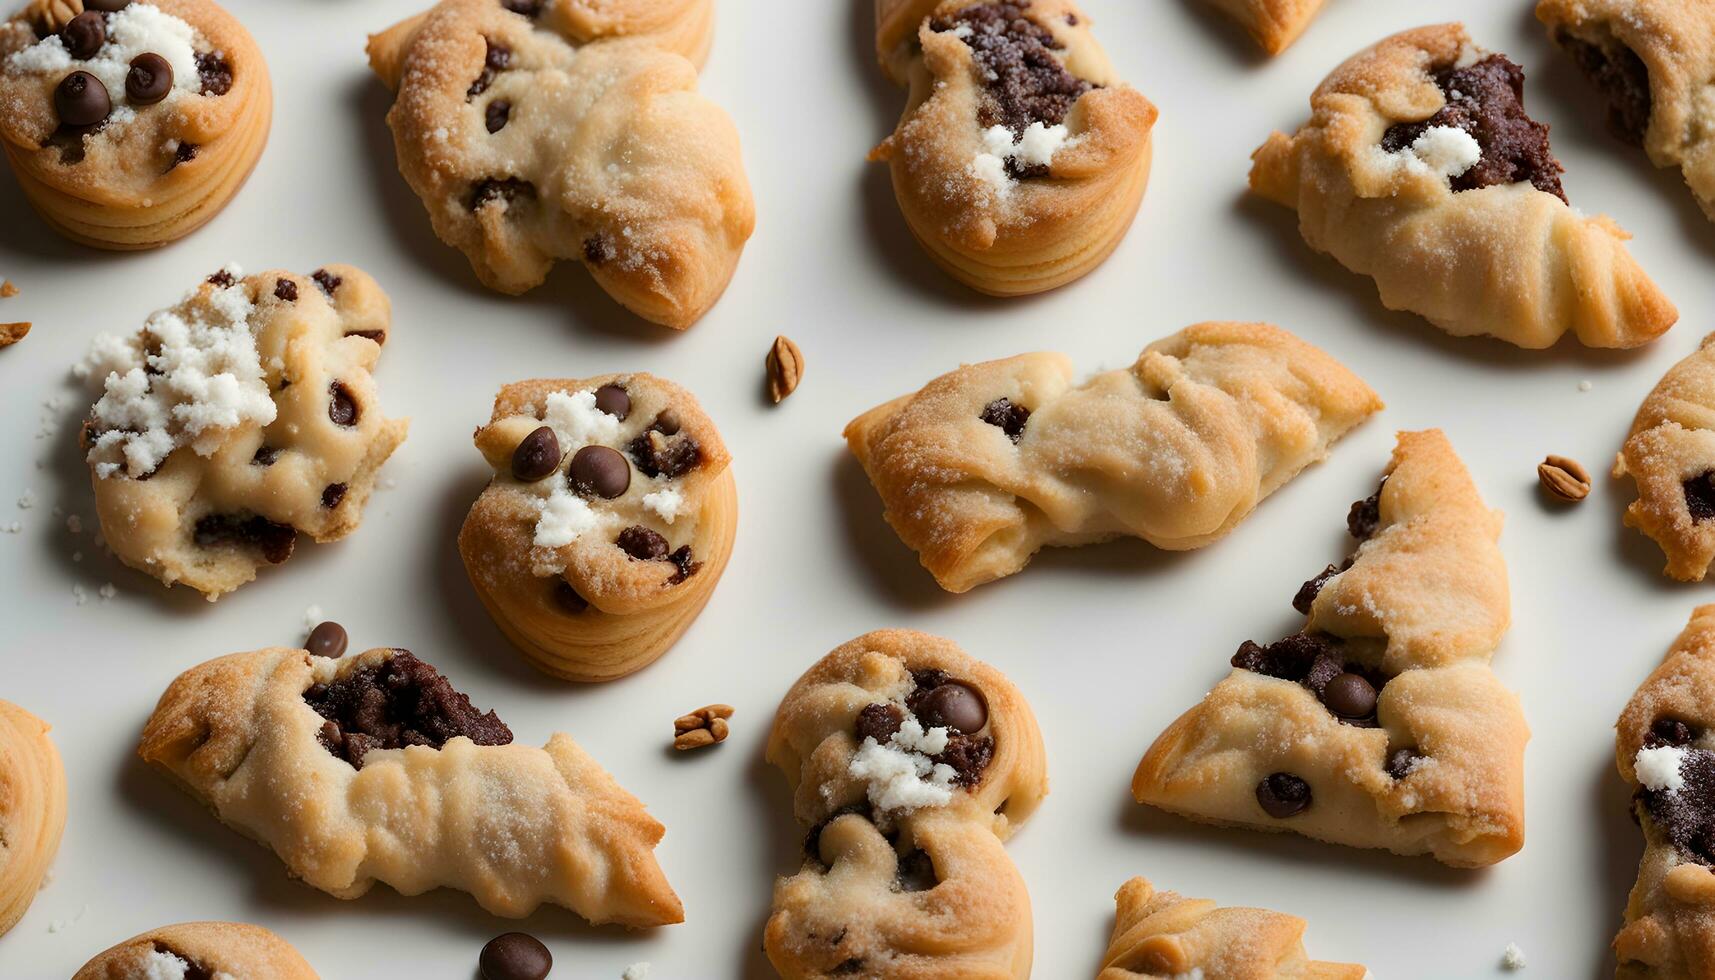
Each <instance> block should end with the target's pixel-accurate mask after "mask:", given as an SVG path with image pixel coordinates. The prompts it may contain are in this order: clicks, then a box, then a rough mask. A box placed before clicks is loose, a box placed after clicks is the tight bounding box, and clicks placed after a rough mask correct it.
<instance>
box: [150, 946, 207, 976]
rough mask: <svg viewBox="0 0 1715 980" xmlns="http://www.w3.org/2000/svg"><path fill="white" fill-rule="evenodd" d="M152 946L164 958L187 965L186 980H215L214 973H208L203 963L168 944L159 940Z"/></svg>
mask: <svg viewBox="0 0 1715 980" xmlns="http://www.w3.org/2000/svg"><path fill="white" fill-rule="evenodd" d="M152 945H153V946H154V948H155V952H157V953H160V954H162V955H163V956H174V957H177V958H178V959H179V961H180V962H182V963H184V965H185V978H184V980H214V974H212V973H210V972H208V970H206V969H204V968H203V965H202V964H201V963H198V962H197V961H196V960H194V959H191V958H190V957H189V956H186V955H185V954H183V953H181V952H179V951H178V950H176V949H174V948H172V947H171V946H168V945H167V944H166V943H163V942H160V941H159V940H157V941H156V942H154V943H153V944H152Z"/></svg>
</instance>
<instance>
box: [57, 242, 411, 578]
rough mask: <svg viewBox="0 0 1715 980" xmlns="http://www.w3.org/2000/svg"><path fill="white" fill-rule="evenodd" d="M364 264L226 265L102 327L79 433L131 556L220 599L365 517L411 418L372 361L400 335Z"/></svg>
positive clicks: (122, 551)
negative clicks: (395, 405) (114, 326)
mask: <svg viewBox="0 0 1715 980" xmlns="http://www.w3.org/2000/svg"><path fill="white" fill-rule="evenodd" d="M391 318H392V314H391V310H390V307H389V304H388V300H387V295H386V294H385V293H383V292H382V291H381V288H380V287H379V286H377V285H376V283H375V280H374V279H371V278H370V277H369V276H368V275H367V274H366V273H364V272H362V271H361V270H359V269H355V268H353V267H351V266H348V265H330V266H327V267H325V268H322V269H317V270H316V271H315V272H314V273H312V274H310V275H308V276H300V275H294V274H292V273H289V272H280V271H274V272H264V273H261V274H260V275H255V276H250V277H248V278H246V277H244V276H243V273H242V272H241V271H240V270H239V269H238V268H237V267H236V266H228V267H227V268H225V269H222V270H221V271H219V272H216V273H215V274H214V275H212V276H210V277H209V278H208V279H207V280H205V281H204V282H202V283H200V284H199V285H198V286H197V287H196V288H195V289H194V290H192V291H191V292H189V293H187V294H186V295H185V297H184V299H183V300H181V301H180V302H179V304H178V305H177V306H174V307H171V308H170V309H166V310H161V311H159V312H157V313H155V314H153V315H151V316H150V317H149V319H148V320H147V321H146V322H145V323H144V325H143V328H142V329H141V330H139V331H138V332H137V333H136V334H133V335H131V336H129V337H124V338H121V337H115V336H112V335H107V334H103V335H102V336H100V337H98V338H97V339H96V341H95V343H94V344H93V345H92V346H91V349H90V356H89V358H88V360H86V361H85V362H84V364H83V365H81V366H80V368H79V373H80V374H84V375H86V376H87V377H88V378H89V379H90V380H92V381H97V382H100V383H101V384H102V386H103V394H102V396H101V398H100V400H99V401H97V402H96V403H95V406H94V408H93V409H91V411H90V418H89V421H88V422H86V423H85V425H84V428H83V433H82V442H83V446H84V448H85V449H86V450H87V452H88V460H89V467H90V473H91V477H92V479H93V481H94V484H95V507H96V513H97V515H98V516H99V517H100V520H101V531H102V534H103V535H104V536H105V539H106V541H107V544H108V546H109V547H110V548H112V549H113V553H114V554H115V555H117V556H118V557H119V559H120V560H121V561H123V562H125V564H127V565H130V566H131V567H132V568H136V569H138V570H140V571H143V572H147V573H148V574H150V575H152V576H154V577H155V578H158V579H160V580H161V581H162V582H164V583H166V584H167V585H173V584H175V583H182V584H184V585H188V586H190V587H191V588H193V589H196V590H197V591H199V592H201V593H203V594H204V595H205V596H206V597H207V598H208V599H209V600H211V601H212V600H214V599H218V598H219V597H220V596H221V595H223V594H225V593H227V592H231V591H232V590H233V589H236V588H238V587H239V586H241V585H243V584H244V583H246V582H249V581H250V580H251V579H253V578H255V577H256V570H257V569H258V568H261V567H263V566H264V565H270V564H278V563H280V562H283V561H285V560H286V559H287V558H289V557H290V556H291V554H292V550H293V546H294V542H295V541H296V539H297V536H298V534H299V533H303V534H308V535H309V536H310V537H312V538H314V539H315V540H316V541H318V542H328V541H335V540H338V539H339V538H343V537H345V536H346V535H347V534H350V533H351V532H352V531H354V530H356V528H357V525H358V522H359V521H360V520H361V519H362V517H363V508H364V505H365V504H366V503H367V502H368V500H369V495H370V493H371V491H373V490H374V489H375V481H376V474H377V472H378V471H379V470H380V468H381V464H382V463H384V462H386V460H387V457H389V456H390V455H392V453H393V451H394V450H395V449H397V448H398V447H399V444H400V443H402V442H404V440H405V431H406V429H407V427H408V423H407V422H406V421H404V420H402V419H387V418H384V417H382V415H381V408H380V401H379V394H378V392H377V390H376V384H375V379H374V378H373V377H372V376H371V374H370V372H371V370H373V368H374V367H375V362H376V360H377V359H378V358H379V357H380V356H381V348H382V345H384V344H385V343H386V342H387V339H388V337H389V336H391V332H392V328H391V327H390V325H389V324H390V321H391Z"/></svg>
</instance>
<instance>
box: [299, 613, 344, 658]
mask: <svg viewBox="0 0 1715 980" xmlns="http://www.w3.org/2000/svg"><path fill="white" fill-rule="evenodd" d="M349 642H350V639H349V638H348V637H347V636H346V633H345V627H344V626H341V625H340V624H338V623H335V622H331V621H330V622H326V623H321V624H319V625H317V626H316V628H315V629H313V630H310V636H309V639H307V640H305V641H304V649H305V650H308V651H309V652H310V653H311V654H312V655H314V656H317V657H327V658H328V659H330V660H338V659H339V658H340V657H343V656H345V648H346V645H347V644H348V643H349Z"/></svg>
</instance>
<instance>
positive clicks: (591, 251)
mask: <svg viewBox="0 0 1715 980" xmlns="http://www.w3.org/2000/svg"><path fill="white" fill-rule="evenodd" d="M615 254H616V253H615V252H614V250H613V242H612V240H610V239H609V238H608V237H607V236H606V235H604V234H602V233H601V232H599V231H598V232H596V233H595V234H593V235H590V236H589V237H587V238H585V239H584V261H585V262H588V263H589V264H590V265H601V264H603V263H604V262H612V261H613V257H614V255H615Z"/></svg>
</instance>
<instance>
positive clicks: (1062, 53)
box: [870, 0, 1156, 296]
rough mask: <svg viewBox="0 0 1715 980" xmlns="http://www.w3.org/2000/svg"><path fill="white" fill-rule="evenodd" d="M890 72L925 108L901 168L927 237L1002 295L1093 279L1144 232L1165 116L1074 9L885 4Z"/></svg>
mask: <svg viewBox="0 0 1715 980" xmlns="http://www.w3.org/2000/svg"><path fill="white" fill-rule="evenodd" d="M876 49H877V53H878V54H879V56H880V58H881V65H882V69H883V70H884V71H886V72H887V75H888V77H889V78H891V79H892V80H893V81H894V82H895V83H897V84H899V85H902V86H906V87H907V88H909V90H910V96H909V98H908V100H907V102H906V105H905V112H904V115H903V116H901V118H900V120H899V125H898V127H897V128H896V129H895V130H894V131H893V135H891V136H889V137H888V138H887V139H885V140H883V141H882V142H881V145H880V146H878V147H876V148H875V150H874V151H872V152H871V154H870V159H872V160H881V161H886V162H887V163H888V165H889V167H890V168H891V170H892V174H893V191H894V194H895V196H897V197H898V199H899V208H900V210H901V211H902V212H903V213H904V215H905V222H906V224H907V225H908V226H910V228H911V232H912V234H914V235H915V236H917V240H918V241H919V242H921V243H922V244H923V248H924V249H925V250H926V251H927V252H928V253H929V257H930V258H932V259H934V260H935V261H936V262H937V263H938V264H940V266H941V267H942V268H944V269H946V270H947V272H948V273H949V274H950V275H952V276H953V278H955V279H957V280H959V281H960V282H962V283H964V284H965V285H967V286H970V287H971V288H973V289H976V290H979V291H981V292H985V293H990V294H993V295H996V296H1016V295H1020V294H1024V293H1038V292H1042V291H1043V290H1047V289H1053V288H1054V287H1056V286H1061V285H1064V284H1066V283H1068V282H1071V281H1072V280H1074V279H1077V278H1079V277H1081V276H1083V275H1085V274H1086V273H1088V272H1090V271H1091V270H1092V269H1094V268H1095V267H1096V266H1098V265H1100V264H1101V263H1102V260H1103V259H1106V258H1107V257H1108V255H1109V254H1110V253H1111V252H1113V250H1114V247H1115V246H1116V245H1118V244H1119V241H1120V239H1121V238H1123V237H1124V236H1125V232H1126V229H1127V228H1129V227H1131V221H1132V218H1133V216H1135V215H1136V213H1137V206H1138V203H1139V202H1140V201H1142V200H1143V190H1144V185H1145V184H1147V183H1148V182H1149V165H1150V153H1151V142H1150V131H1151V129H1152V128H1153V127H1154V126H1155V119H1156V109H1155V106H1154V105H1153V104H1151V103H1150V101H1149V100H1148V99H1146V98H1144V97H1143V96H1142V95H1141V94H1139V93H1138V92H1137V90H1135V89H1133V88H1131V87H1130V86H1128V85H1126V84H1125V83H1124V82H1122V81H1120V80H1119V79H1118V78H1117V77H1116V76H1115V74H1114V70H1113V66H1112V65H1110V64H1109V63H1108V59H1107V55H1105V54H1103V53H1102V49H1101V47H1100V46H1099V45H1098V44H1097V43H1096V40H1095V36H1094V35H1092V34H1091V33H1090V18H1089V16H1088V15H1086V14H1085V13H1084V12H1083V11H1081V10H1079V9H1078V7H1077V5H1076V4H1074V3H1072V2H1071V0H877V3H876Z"/></svg>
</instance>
